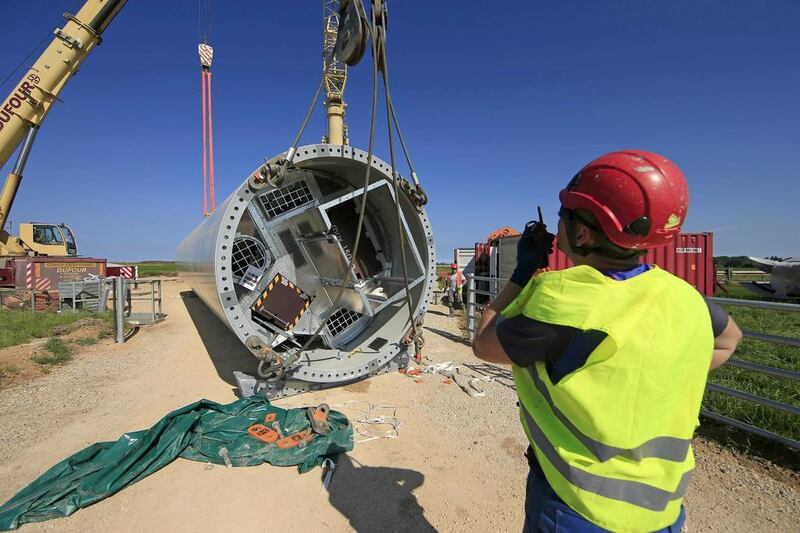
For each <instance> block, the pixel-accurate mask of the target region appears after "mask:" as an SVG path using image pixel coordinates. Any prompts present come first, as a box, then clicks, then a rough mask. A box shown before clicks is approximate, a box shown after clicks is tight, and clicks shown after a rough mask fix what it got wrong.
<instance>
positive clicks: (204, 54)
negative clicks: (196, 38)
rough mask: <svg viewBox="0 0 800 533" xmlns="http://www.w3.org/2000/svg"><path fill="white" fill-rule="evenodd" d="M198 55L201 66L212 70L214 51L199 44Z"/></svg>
mask: <svg viewBox="0 0 800 533" xmlns="http://www.w3.org/2000/svg"><path fill="white" fill-rule="evenodd" d="M197 53H198V55H199V56H200V66H201V67H203V68H205V69H210V68H211V61H213V59H214V49H213V48H211V46H209V45H207V44H198V45H197Z"/></svg>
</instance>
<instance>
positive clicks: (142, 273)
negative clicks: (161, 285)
mask: <svg viewBox="0 0 800 533" xmlns="http://www.w3.org/2000/svg"><path fill="white" fill-rule="evenodd" d="M123 264H126V265H136V266H138V267H139V277H140V278H147V277H151V276H175V275H177V274H178V266H177V265H176V264H175V261H142V262H141V263H123Z"/></svg>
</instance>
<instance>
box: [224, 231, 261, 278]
mask: <svg viewBox="0 0 800 533" xmlns="http://www.w3.org/2000/svg"><path fill="white" fill-rule="evenodd" d="M250 265H252V266H255V267H258V268H260V269H262V270H263V269H264V267H266V266H267V248H266V247H265V246H264V245H263V244H262V243H261V242H260V241H259V240H257V239H254V238H253V237H249V236H246V235H241V236H239V237H236V239H234V241H233V253H232V254H231V269H232V270H233V275H234V276H239V277H241V276H243V275H244V273H245V271H246V270H247V267H249V266H250Z"/></svg>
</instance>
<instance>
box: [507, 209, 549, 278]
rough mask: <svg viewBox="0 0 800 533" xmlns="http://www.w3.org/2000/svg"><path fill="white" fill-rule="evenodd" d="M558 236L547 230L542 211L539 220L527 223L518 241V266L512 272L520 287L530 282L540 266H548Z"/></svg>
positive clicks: (512, 276)
mask: <svg viewBox="0 0 800 533" xmlns="http://www.w3.org/2000/svg"><path fill="white" fill-rule="evenodd" d="M555 238H556V236H555V235H553V234H552V233H550V232H548V231H547V224H545V223H544V222H543V221H542V217H541V211H539V220H532V221H530V222H528V223H527V224H525V231H523V232H522V237H520V239H519V242H518V243H517V267H516V268H515V269H514V272H513V273H512V274H511V278H510V279H511V281H512V282H513V283H516V284H517V285H519V286H520V287H524V286H525V285H527V284H528V282H529V281H530V279H531V277H532V276H533V273H534V272H536V271H537V270H539V269H540V268H547V266H548V264H549V263H548V260H547V256H548V255H549V254H550V253H552V251H553V239H555Z"/></svg>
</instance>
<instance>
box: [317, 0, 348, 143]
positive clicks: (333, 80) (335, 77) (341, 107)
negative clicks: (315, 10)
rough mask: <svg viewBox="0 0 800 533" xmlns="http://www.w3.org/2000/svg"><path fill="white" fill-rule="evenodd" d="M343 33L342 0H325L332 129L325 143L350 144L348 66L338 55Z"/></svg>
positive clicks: (325, 55)
mask: <svg viewBox="0 0 800 533" xmlns="http://www.w3.org/2000/svg"><path fill="white" fill-rule="evenodd" d="M338 34H339V0H322V68H323V71H324V72H325V109H326V110H327V117H328V122H327V126H328V131H327V133H326V135H325V136H324V137H323V138H322V142H324V143H328V144H350V139H348V137H347V126H346V125H345V123H344V111H345V107H346V105H345V103H344V86H345V84H346V83H347V65H345V64H344V63H342V62H341V61H339V60H338V59H337V58H336V57H335V56H334V50H335V48H336V36H337V35H338Z"/></svg>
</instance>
